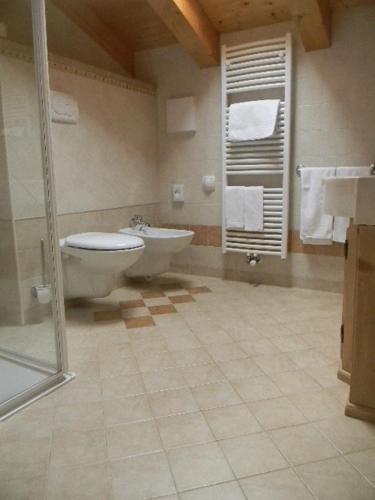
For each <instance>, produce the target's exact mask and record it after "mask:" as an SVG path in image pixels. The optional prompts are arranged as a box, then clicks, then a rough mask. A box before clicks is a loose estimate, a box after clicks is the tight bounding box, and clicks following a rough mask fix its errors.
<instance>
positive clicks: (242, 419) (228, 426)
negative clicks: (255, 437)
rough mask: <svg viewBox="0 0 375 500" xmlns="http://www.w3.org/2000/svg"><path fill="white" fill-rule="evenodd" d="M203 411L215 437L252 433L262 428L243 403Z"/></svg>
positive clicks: (224, 437) (223, 437) (222, 437)
mask: <svg viewBox="0 0 375 500" xmlns="http://www.w3.org/2000/svg"><path fill="white" fill-rule="evenodd" d="M203 413H204V416H205V417H206V420H207V422H208V425H209V426H210V427H211V430H212V432H213V433H214V436H215V437H216V439H226V438H230V437H235V436H242V435H244V434H253V433H255V432H260V431H261V430H262V428H261V427H260V425H259V424H258V422H257V420H256V419H255V418H254V417H253V415H252V414H251V412H250V411H249V409H248V408H247V406H246V405H244V404H240V405H233V406H225V407H223V408H214V409H212V410H205V411H204V412H203Z"/></svg>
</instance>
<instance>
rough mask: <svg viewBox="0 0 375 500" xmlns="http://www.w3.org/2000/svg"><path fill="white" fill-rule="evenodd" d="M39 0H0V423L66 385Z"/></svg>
mask: <svg viewBox="0 0 375 500" xmlns="http://www.w3.org/2000/svg"><path fill="white" fill-rule="evenodd" d="M64 327H65V324H64V303H63V294H62V278H61V269H60V256H59V246H58V237H57V223H56V208H55V190H54V179H53V165H52V152H51V132H50V109H49V79H48V58H47V41H46V26H45V5H44V0H0V420H2V419H4V418H6V417H8V416H9V415H11V414H12V413H14V412H15V411H18V410H19V409H20V408H22V407H23V406H25V405H27V404H29V403H30V402H31V401H33V400H34V399H36V398H39V397H41V396H42V395H44V394H46V393H48V392H49V391H52V390H54V389H55V388H56V387H58V386H60V385H62V384H64V383H66V382H67V381H69V380H70V379H71V378H72V377H73V375H72V374H70V373H68V372H67V358H66V344H65V331H64Z"/></svg>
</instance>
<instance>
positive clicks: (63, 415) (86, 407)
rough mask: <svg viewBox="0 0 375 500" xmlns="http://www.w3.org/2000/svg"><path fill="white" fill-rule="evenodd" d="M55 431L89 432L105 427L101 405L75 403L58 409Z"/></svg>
mask: <svg viewBox="0 0 375 500" xmlns="http://www.w3.org/2000/svg"><path fill="white" fill-rule="evenodd" d="M41 425H43V424H42V423H41ZM53 426H54V429H61V430H69V429H70V430H73V431H89V430H94V429H100V428H102V427H103V426H104V412H103V407H102V404H101V403H75V404H70V405H61V406H58V407H57V408H56V413H55V418H54V424H53Z"/></svg>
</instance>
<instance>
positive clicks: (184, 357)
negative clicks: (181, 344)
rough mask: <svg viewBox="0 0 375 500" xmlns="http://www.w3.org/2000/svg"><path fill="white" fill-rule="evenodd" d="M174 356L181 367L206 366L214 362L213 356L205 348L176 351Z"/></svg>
mask: <svg viewBox="0 0 375 500" xmlns="http://www.w3.org/2000/svg"><path fill="white" fill-rule="evenodd" d="M172 356H173V358H174V360H175V363H176V365H177V366H180V367H187V366H197V365H205V364H209V363H212V362H213V360H212V358H211V356H210V355H209V354H208V352H207V351H206V349H205V348H203V347H199V348H198V349H186V350H183V351H176V352H174V353H173V354H172Z"/></svg>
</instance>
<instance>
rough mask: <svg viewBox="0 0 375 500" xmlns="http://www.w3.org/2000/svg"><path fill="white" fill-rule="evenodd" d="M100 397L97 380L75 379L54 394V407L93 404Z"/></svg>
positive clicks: (99, 387)
mask: <svg viewBox="0 0 375 500" xmlns="http://www.w3.org/2000/svg"><path fill="white" fill-rule="evenodd" d="M101 397H102V393H101V386H100V382H99V381H98V380H93V381H90V380H79V379H75V380H73V381H72V382H70V383H69V384H67V385H65V386H64V387H62V388H61V389H60V390H59V392H57V393H56V405H65V404H73V403H94V402H97V401H100V400H101Z"/></svg>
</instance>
